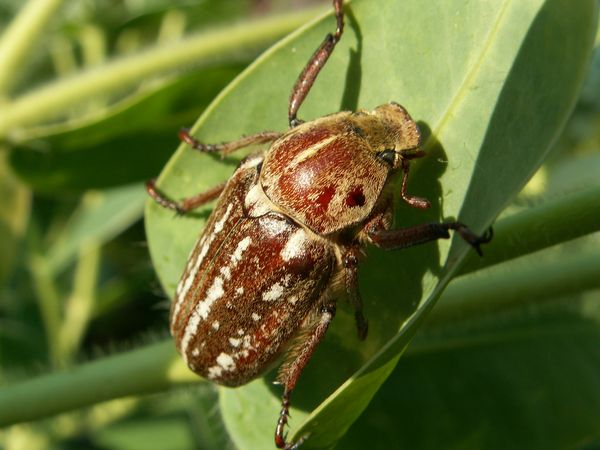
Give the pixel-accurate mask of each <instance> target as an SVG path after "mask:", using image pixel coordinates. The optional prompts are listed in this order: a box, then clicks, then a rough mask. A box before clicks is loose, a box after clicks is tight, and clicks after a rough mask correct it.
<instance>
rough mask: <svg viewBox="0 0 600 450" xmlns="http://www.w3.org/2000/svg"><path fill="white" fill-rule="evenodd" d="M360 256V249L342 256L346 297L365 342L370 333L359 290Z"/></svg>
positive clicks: (354, 248) (359, 335) (349, 251)
mask: <svg viewBox="0 0 600 450" xmlns="http://www.w3.org/2000/svg"><path fill="white" fill-rule="evenodd" d="M359 256H360V249H359V247H358V246H357V247H350V248H348V249H347V250H346V252H345V253H344V255H343V256H342V260H343V263H344V281H345V284H346V295H347V296H348V300H349V302H350V304H351V305H352V308H353V309H354V319H355V321H356V330H357V332H358V338H359V339H360V340H361V341H363V340H365V338H366V337H367V332H368V331H369V323H368V321H367V319H366V318H365V316H364V315H363V305H362V298H361V296H360V290H359V288H358V258H359Z"/></svg>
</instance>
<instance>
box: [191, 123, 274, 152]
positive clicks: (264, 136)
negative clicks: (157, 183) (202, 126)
mask: <svg viewBox="0 0 600 450" xmlns="http://www.w3.org/2000/svg"><path fill="white" fill-rule="evenodd" d="M281 135H282V133H280V132H278V131H261V132H260V133H256V134H251V135H250V136H244V137H242V138H240V139H236V140H235V141H231V142H222V143H220V144H205V143H203V142H200V141H199V140H198V139H196V138H195V137H193V136H192V135H191V134H190V131H189V130H188V129H187V128H182V129H181V130H179V139H180V140H181V141H182V142H185V143H186V144H187V145H189V146H190V147H191V148H193V149H194V150H198V151H201V152H204V153H221V154H222V155H227V154H229V153H231V152H234V151H235V150H239V149H240V148H244V147H248V146H250V145H254V144H264V143H267V142H273V141H274V140H275V139H277V138H278V137H280V136H281Z"/></svg>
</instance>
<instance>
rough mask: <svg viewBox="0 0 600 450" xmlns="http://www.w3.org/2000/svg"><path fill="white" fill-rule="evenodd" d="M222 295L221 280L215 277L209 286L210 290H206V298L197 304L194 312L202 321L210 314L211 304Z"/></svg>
mask: <svg viewBox="0 0 600 450" xmlns="http://www.w3.org/2000/svg"><path fill="white" fill-rule="evenodd" d="M223 294H224V291H223V278H221V277H215V281H213V284H212V285H211V286H210V288H208V292H207V293H206V298H205V299H204V300H202V301H201V302H198V304H197V305H196V311H195V312H196V313H197V314H199V315H200V316H201V317H202V318H203V319H206V318H207V317H208V314H209V313H210V309H211V307H212V305H213V303H214V302H215V301H216V300H217V299H218V298H219V297H221V296H222V295H223Z"/></svg>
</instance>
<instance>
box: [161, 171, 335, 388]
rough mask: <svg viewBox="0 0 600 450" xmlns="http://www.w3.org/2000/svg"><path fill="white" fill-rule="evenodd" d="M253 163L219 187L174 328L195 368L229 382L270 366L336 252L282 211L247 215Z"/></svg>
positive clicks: (314, 302)
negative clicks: (219, 193)
mask: <svg viewBox="0 0 600 450" xmlns="http://www.w3.org/2000/svg"><path fill="white" fill-rule="evenodd" d="M256 177H257V174H256V167H250V168H248V167H246V168H244V167H243V165H242V167H240V168H239V169H238V170H237V171H236V173H235V174H234V176H233V177H232V179H231V180H230V182H229V183H228V185H227V187H226V188H225V190H224V192H223V194H222V195H221V197H220V199H219V202H218V204H217V206H216V208H215V212H214V213H213V215H212V216H211V219H210V221H209V223H208V225H207V227H206V231H205V232H204V233H203V235H202V236H201V238H200V239H199V241H198V243H197V244H196V247H195V248H194V250H193V252H192V255H191V256H190V262H189V263H188V267H187V268H186V270H185V272H184V274H183V276H182V278H181V281H180V283H179V287H178V290H177V292H178V294H177V297H176V298H175V302H174V305H175V306H173V310H172V312H173V315H172V323H171V327H172V328H171V330H172V333H173V336H174V337H175V340H176V345H177V347H178V349H179V351H180V352H181V353H182V354H183V356H184V358H185V359H186V361H187V363H188V365H189V367H190V368H191V369H192V370H194V371H195V372H196V373H198V374H200V375H202V376H204V377H206V378H209V379H211V380H213V381H215V382H217V383H220V384H225V385H228V386H237V385H240V384H244V383H246V382H248V381H249V380H251V379H252V378H254V377H255V376H257V375H259V374H261V373H262V372H264V371H265V370H266V369H268V367H269V365H270V363H271V362H273V361H274V360H275V359H276V358H277V357H278V356H279V355H280V353H281V352H282V351H283V350H285V348H286V345H287V344H288V343H289V341H290V339H291V338H292V337H293V336H294V335H295V334H296V333H297V331H298V330H299V329H300V327H301V325H302V323H303V321H304V319H305V318H306V317H307V315H308V313H309V312H310V311H311V310H312V309H314V308H315V307H318V305H319V299H320V298H321V296H322V294H323V291H324V290H325V289H326V288H327V286H328V284H329V281H330V277H331V273H332V270H333V267H334V263H335V259H334V255H333V251H332V250H331V248H330V246H329V245H328V244H325V243H323V242H322V241H318V240H315V239H313V238H311V237H310V236H309V234H308V233H307V232H306V231H305V230H304V229H302V228H301V227H299V226H298V225H296V224H294V223H293V222H292V221H290V220H289V219H287V218H286V217H284V216H283V215H281V214H279V213H275V212H267V213H266V214H264V215H261V216H260V217H249V215H248V213H247V211H245V207H244V198H245V197H246V195H247V194H248V192H249V191H250V189H251V187H252V186H253V185H254V183H255V182H256Z"/></svg>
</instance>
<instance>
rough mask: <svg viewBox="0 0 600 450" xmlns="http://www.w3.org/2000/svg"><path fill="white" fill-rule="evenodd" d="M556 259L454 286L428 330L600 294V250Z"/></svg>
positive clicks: (519, 264) (514, 265)
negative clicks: (578, 295)
mask: <svg viewBox="0 0 600 450" xmlns="http://www.w3.org/2000/svg"><path fill="white" fill-rule="evenodd" d="M548 251H552V250H548ZM554 253H556V254H553V255H552V256H553V257H549V256H550V255H546V257H543V258H540V257H538V256H537V255H533V256H529V257H525V258H523V259H522V260H517V261H511V263H510V264H502V265H499V266H497V267H492V268H489V269H486V270H482V271H478V272H475V273H472V274H469V275H466V276H464V277H461V278H458V279H456V280H454V281H453V282H452V283H451V284H450V285H449V286H448V288H447V289H446V290H445V292H444V293H443V294H442V296H441V298H440V299H439V300H438V302H437V304H436V307H435V308H434V309H433V311H432V313H431V315H430V316H429V318H428V319H427V325H434V324H438V323H443V324H448V323H452V322H453V321H456V320H463V319H468V318H471V317H475V316H477V317H481V316H484V315H485V316H489V315H492V314H494V313H495V312H497V311H501V310H506V309H509V308H511V307H514V306H518V305H528V306H529V305H533V304H535V303H536V302H541V301H546V300H552V299H556V298H559V297H561V296H567V295H569V294H576V293H581V292H585V291H586V290H591V289H597V288H600V253H599V252H598V251H597V249H591V250H586V251H585V252H575V253H572V254H570V253H569V252H560V251H559V252H554Z"/></svg>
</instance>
